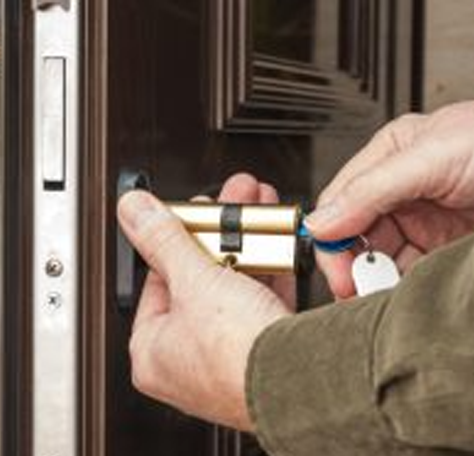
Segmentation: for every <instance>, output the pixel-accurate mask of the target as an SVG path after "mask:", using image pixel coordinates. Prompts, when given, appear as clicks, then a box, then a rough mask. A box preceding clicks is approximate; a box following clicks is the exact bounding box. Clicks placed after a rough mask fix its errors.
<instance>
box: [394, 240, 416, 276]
mask: <svg viewBox="0 0 474 456" xmlns="http://www.w3.org/2000/svg"><path fill="white" fill-rule="evenodd" d="M422 256H423V252H422V251H420V250H419V249H417V248H416V247H415V246H413V245H410V244H407V245H406V246H405V247H403V249H402V250H401V251H400V253H399V254H398V255H397V257H396V259H395V261H396V263H397V266H398V269H399V271H400V272H401V273H402V274H405V273H406V272H408V271H409V270H410V269H411V268H412V267H413V265H414V264H415V262H416V261H417V260H418V259H419V258H421V257H422Z"/></svg>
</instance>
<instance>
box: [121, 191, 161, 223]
mask: <svg viewBox="0 0 474 456" xmlns="http://www.w3.org/2000/svg"><path fill="white" fill-rule="evenodd" d="M119 213H120V219H121V220H122V221H124V222H125V223H126V224H127V225H128V226H129V227H130V228H132V229H133V230H136V229H138V228H140V227H143V226H144V225H145V224H148V223H149V221H150V220H152V219H155V218H156V217H157V216H159V214H160V211H159V208H158V205H157V203H156V200H155V199H154V198H153V197H152V196H151V195H150V194H149V193H145V192H130V193H128V194H126V195H125V196H124V197H123V198H122V200H121V201H120V206H119Z"/></svg>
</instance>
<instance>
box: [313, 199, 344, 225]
mask: <svg viewBox="0 0 474 456" xmlns="http://www.w3.org/2000/svg"><path fill="white" fill-rule="evenodd" d="M339 216H340V210H339V205H338V204H337V203H336V202H332V203H328V204H324V205H321V206H319V207H317V208H316V210H315V211H314V212H312V213H311V214H309V215H308V216H306V217H305V219H304V223H305V225H308V227H309V228H313V229H317V230H318V231H320V230H321V228H324V227H325V226H326V225H328V224H330V223H332V222H333V221H334V220H336V219H337V218H338V217H339Z"/></svg>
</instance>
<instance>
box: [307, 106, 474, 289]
mask: <svg viewBox="0 0 474 456" xmlns="http://www.w3.org/2000/svg"><path fill="white" fill-rule="evenodd" d="M473 125H474V102H465V103H459V104H455V105H452V106H449V107H446V108H443V109H441V110H439V111H437V112H435V113H434V114H432V115H414V114H413V115H407V116H404V117H401V118H400V119H398V120H396V121H394V122H392V123H390V124H389V125H388V126H386V127H385V128H384V129H382V130H381V131H380V132H379V133H378V134H377V135H376V136H375V137H374V138H373V140H372V141H371V142H370V143H369V144H368V145H367V146H366V147H365V148H364V149H363V150H362V151H361V152H360V153H359V154H358V155H356V156H355V157H354V158H353V159H352V160H351V161H349V162H348V164H347V165H346V166H345V167H344V168H343V169H342V170H341V172H340V173H339V174H338V175H337V176H336V178H335V179H334V180H333V182H332V183H331V184H330V185H329V186H328V187H327V188H326V189H325V191H324V192H323V193H322V194H321V196H320V198H319V201H318V209H317V211H316V212H315V213H314V214H312V215H311V216H310V217H309V218H308V219H307V220H306V222H305V223H306V224H307V226H308V228H309V229H310V231H311V232H312V233H313V234H314V236H315V237H317V238H320V239H326V240H330V239H338V238H344V237H347V236H354V235H358V234H362V233H363V234H365V235H366V236H367V237H368V238H369V240H370V242H371V244H372V245H373V246H374V247H375V248H376V249H379V250H382V251H385V252H386V253H388V254H389V255H390V256H392V257H393V258H395V259H396V261H397V263H398V266H399V268H400V270H401V271H402V272H403V271H406V270H407V269H408V268H410V267H411V265H412V264H413V263H414V262H415V261H416V260H417V259H418V258H419V257H420V256H422V255H424V254H426V253H428V252H430V251H432V250H433V249H435V248H437V247H439V246H441V245H443V244H445V243H447V242H450V241H452V240H454V239H456V238H458V237H461V236H463V235H466V234H468V233H470V232H472V231H473V229H474V128H473ZM318 263H319V266H320V267H321V269H322V270H323V272H324V273H325V275H326V276H327V278H328V281H329V284H330V286H331V288H332V290H333V292H334V294H335V295H336V296H339V297H349V296H351V295H353V294H354V286H353V283H352V279H351V276H350V267H351V263H352V255H351V254H350V253H344V254H341V255H337V256H329V255H324V254H322V253H318Z"/></svg>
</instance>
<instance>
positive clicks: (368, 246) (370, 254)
mask: <svg viewBox="0 0 474 456" xmlns="http://www.w3.org/2000/svg"><path fill="white" fill-rule="evenodd" d="M357 240H358V241H359V242H360V243H361V244H362V248H363V249H364V250H365V251H367V261H369V262H370V263H375V255H374V248H373V246H372V243H371V242H370V241H369V239H368V238H367V237H366V236H364V235H363V234H359V236H357Z"/></svg>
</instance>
